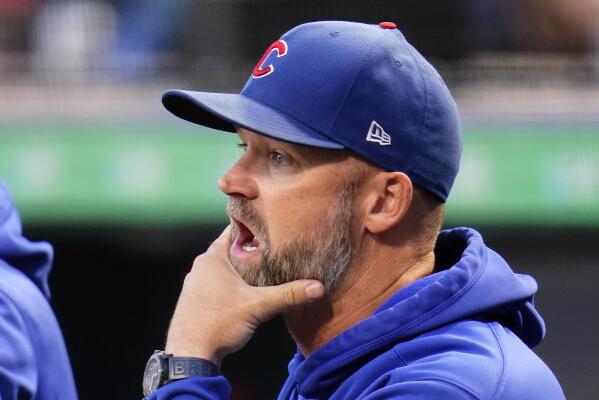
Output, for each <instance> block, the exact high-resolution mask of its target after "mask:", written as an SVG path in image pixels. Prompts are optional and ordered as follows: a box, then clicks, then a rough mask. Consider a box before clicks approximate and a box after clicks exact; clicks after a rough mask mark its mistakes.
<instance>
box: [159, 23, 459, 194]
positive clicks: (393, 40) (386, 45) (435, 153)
mask: <svg viewBox="0 0 599 400" xmlns="http://www.w3.org/2000/svg"><path fill="white" fill-rule="evenodd" d="M162 103H163V104H164V106H165V108H166V109H167V110H168V111H170V112H171V113H173V114H174V115H176V116H178V117H180V118H182V119H185V120H187V121H190V122H193V123H196V124H200V125H204V126H207V127H210V128H214V129H218V130H222V131H229V132H235V127H242V128H246V129H249V130H251V131H255V132H257V133H260V134H263V135H265V136H269V137H272V138H275V139H280V140H285V141H288V142H292V143H299V144H304V145H308V146H316V147H322V148H329V149H348V150H351V151H352V152H354V153H356V154H358V155H359V156H361V157H362V158H364V159H366V160H368V161H370V162H371V163H373V164H375V165H377V166H379V167H381V168H383V169H385V170H388V171H401V172H404V173H406V174H407V175H408V176H409V177H410V179H411V180H412V181H413V182H414V183H415V184H417V185H419V186H421V187H423V188H425V189H427V190H429V191H430V192H432V193H433V194H435V195H436V196H437V197H439V199H441V200H442V201H445V200H446V199H447V196H448V195H449V191H450V189H451V186H452V185H453V182H454V180H455V177H456V175H457V173H458V168H459V162H460V156H461V152H462V132H461V124H460V118H459V113H458V109H457V106H456V104H455V101H454V100H453V98H452V96H451V94H450V93H449V90H448V89H447V87H446V86H445V83H444V82H443V79H442V78H441V76H440V75H439V74H438V73H437V71H436V70H435V69H434V68H433V67H432V66H431V65H430V64H429V63H428V62H427V61H426V60H425V59H424V57H422V55H420V53H418V51H416V49H414V47H412V46H411V45H410V44H409V43H408V42H407V41H406V39H405V38H404V36H403V35H402V33H401V32H400V31H399V30H398V29H397V28H396V26H395V24H393V23H391V22H382V23H380V24H379V25H370V24H363V23H356V22H344V21H324V22H312V23H307V24H303V25H300V26H297V27H295V28H294V29H292V30H290V31H289V32H287V33H285V34H284V35H283V36H282V37H281V38H280V39H279V40H277V41H276V42H274V43H273V44H271V45H270V46H269V47H268V48H267V49H266V51H265V53H264V55H263V56H262V58H261V59H260V60H259V61H258V63H257V64H256V66H255V67H254V69H253V71H252V75H251V76H250V78H249V79H248V81H247V83H246V84H245V86H244V87H243V89H242V90H241V93H239V94H237V93H235V94H232V93H209V92H195V91H187V90H168V91H167V92H165V93H164V95H163V97H162Z"/></svg>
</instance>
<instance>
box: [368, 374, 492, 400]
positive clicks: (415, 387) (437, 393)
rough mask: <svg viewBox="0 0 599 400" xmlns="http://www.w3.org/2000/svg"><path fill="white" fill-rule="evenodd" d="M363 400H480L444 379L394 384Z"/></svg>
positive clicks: (468, 391) (478, 397) (466, 390)
mask: <svg viewBox="0 0 599 400" xmlns="http://www.w3.org/2000/svg"><path fill="white" fill-rule="evenodd" d="M360 399H362V400H392V399H394V400H395V399H401V400H429V399H451V400H480V399H482V397H480V396H477V395H476V394H474V393H472V392H471V391H470V390H468V389H466V388H464V387H462V386H460V385H459V384H457V383H455V382H451V381H447V380H444V379H438V378H431V379H428V380H421V381H410V382H401V383H394V384H390V385H388V386H385V387H383V388H381V389H378V390H375V391H374V392H371V393H369V394H368V395H366V396H365V397H360Z"/></svg>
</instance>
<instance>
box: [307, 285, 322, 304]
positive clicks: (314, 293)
mask: <svg viewBox="0 0 599 400" xmlns="http://www.w3.org/2000/svg"><path fill="white" fill-rule="evenodd" d="M305 290H306V294H307V295H308V299H309V300H316V299H319V298H321V297H322V296H324V287H323V286H322V284H320V283H318V282H312V283H309V284H308V285H307V286H306V288H305Z"/></svg>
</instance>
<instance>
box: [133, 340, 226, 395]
mask: <svg viewBox="0 0 599 400" xmlns="http://www.w3.org/2000/svg"><path fill="white" fill-rule="evenodd" d="M216 375H218V368H217V366H216V365H214V364H213V363H212V362H210V361H208V360H204V359H203V358H195V357H173V355H172V354H166V353H165V352H164V351H162V350H156V351H154V354H152V356H151V357H150V359H149V360H148V363H147V364H146V370H145V371H144V381H143V390H144V396H145V397H148V396H150V395H151V394H152V393H154V392H155V391H156V390H157V389H158V388H159V387H161V386H163V385H165V384H167V383H169V382H172V381H176V380H178V379H185V378H191V377H193V376H216Z"/></svg>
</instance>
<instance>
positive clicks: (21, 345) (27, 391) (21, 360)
mask: <svg viewBox="0 0 599 400" xmlns="http://www.w3.org/2000/svg"><path fill="white" fill-rule="evenodd" d="M36 388H37V366H36V362H35V357H34V353H33V348H32V347H31V341H30V339H29V335H28V332H27V327H26V325H25V321H24V320H23V318H22V316H21V314H20V313H19V311H18V310H17V308H16V307H15V306H14V304H13V303H12V301H11V300H10V299H8V298H7V297H6V296H5V295H4V294H3V293H2V292H0V400H17V399H31V398H33V397H34V394H35V392H36Z"/></svg>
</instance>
